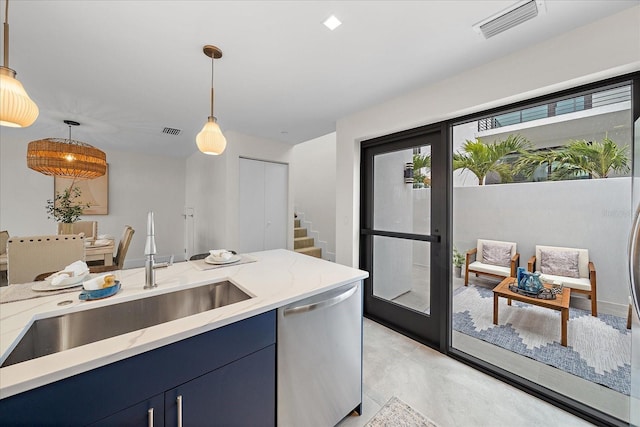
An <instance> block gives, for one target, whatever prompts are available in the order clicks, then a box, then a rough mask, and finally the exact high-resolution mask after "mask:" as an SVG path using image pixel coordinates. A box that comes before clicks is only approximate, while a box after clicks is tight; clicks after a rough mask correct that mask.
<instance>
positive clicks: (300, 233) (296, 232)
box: [293, 227, 307, 238]
mask: <svg viewBox="0 0 640 427" xmlns="http://www.w3.org/2000/svg"><path fill="white" fill-rule="evenodd" d="M293 237H294V238H295V237H307V229H306V228H303V227H296V228H294V229H293Z"/></svg>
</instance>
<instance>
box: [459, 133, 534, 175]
mask: <svg viewBox="0 0 640 427" xmlns="http://www.w3.org/2000/svg"><path fill="white" fill-rule="evenodd" d="M530 146H531V143H530V142H529V141H528V140H527V139H526V138H524V137H523V136H520V135H509V137H508V138H507V139H505V140H504V141H495V142H493V143H491V144H485V143H484V142H482V141H481V140H480V138H476V140H475V141H469V140H467V141H466V142H465V144H464V145H463V146H462V151H463V152H457V153H454V154H453V170H457V169H467V170H469V171H471V172H472V173H473V174H474V175H475V176H476V177H478V182H479V184H480V185H483V184H484V179H485V177H486V176H487V174H488V173H489V172H496V173H497V174H498V175H500V180H501V181H502V182H511V181H513V171H512V167H511V166H510V165H509V164H507V163H501V162H500V160H501V159H503V158H504V157H505V156H506V155H507V154H510V153H514V152H520V153H523V152H526V151H527V150H528V149H529V147H530Z"/></svg>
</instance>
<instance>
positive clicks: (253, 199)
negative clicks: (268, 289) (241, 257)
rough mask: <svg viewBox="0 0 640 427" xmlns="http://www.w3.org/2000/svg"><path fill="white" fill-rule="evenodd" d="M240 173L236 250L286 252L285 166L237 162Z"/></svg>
mask: <svg viewBox="0 0 640 427" xmlns="http://www.w3.org/2000/svg"><path fill="white" fill-rule="evenodd" d="M239 170H240V177H239V181H238V182H239V191H240V194H239V204H240V206H239V207H240V215H239V217H240V218H239V220H240V222H239V227H240V230H239V242H240V243H239V246H238V250H239V251H240V252H242V253H246V252H256V251H262V250H267V249H278V248H286V247H287V197H288V196H287V194H288V184H287V183H288V173H289V168H288V166H287V165H286V164H282V163H273V162H265V161H260V160H252V159H243V158H240V167H239Z"/></svg>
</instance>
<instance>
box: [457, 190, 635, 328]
mask: <svg viewBox="0 0 640 427" xmlns="http://www.w3.org/2000/svg"><path fill="white" fill-rule="evenodd" d="M630 228H631V178H608V179H591V180H587V179H581V180H573V181H546V182H528V183H518V184H504V185H485V186H482V187H480V186H476V187H457V188H454V190H453V243H454V244H455V245H456V247H457V248H458V250H460V252H464V251H467V250H469V249H471V248H474V247H475V246H476V240H477V239H492V240H505V241H510V242H516V243H517V244H518V252H519V253H520V267H525V268H526V266H527V261H528V260H529V258H530V257H531V256H533V255H535V246H536V245H549V246H566V247H573V248H583V249H588V250H589V258H590V259H591V261H593V262H594V264H595V267H596V277H597V284H598V287H597V292H598V303H599V307H598V311H602V312H609V313H612V312H613V313H612V314H617V315H620V316H622V317H626V313H627V307H628V295H629V285H628V268H627V262H628V260H627V242H628V236H629V232H630ZM607 305H608V307H607Z"/></svg>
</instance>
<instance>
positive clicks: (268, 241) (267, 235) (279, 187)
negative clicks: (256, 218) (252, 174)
mask: <svg viewBox="0 0 640 427" xmlns="http://www.w3.org/2000/svg"><path fill="white" fill-rule="evenodd" d="M288 172H289V167H288V166H287V165H285V164H282V163H269V162H265V168H264V193H265V204H264V216H265V218H264V219H265V224H264V226H265V230H264V249H265V250H267V249H284V248H286V247H287V181H288Z"/></svg>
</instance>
